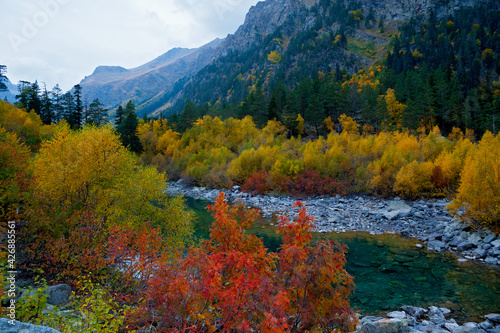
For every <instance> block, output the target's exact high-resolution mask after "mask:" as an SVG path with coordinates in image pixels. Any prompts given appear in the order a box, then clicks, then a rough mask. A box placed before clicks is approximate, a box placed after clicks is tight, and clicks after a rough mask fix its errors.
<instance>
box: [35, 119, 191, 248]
mask: <svg viewBox="0 0 500 333" xmlns="http://www.w3.org/2000/svg"><path fill="white" fill-rule="evenodd" d="M33 170H34V171H33V178H34V201H33V208H34V210H37V211H40V214H38V215H44V216H46V217H47V218H48V220H47V222H46V223H44V227H45V228H46V229H48V231H49V232H50V233H52V234H53V235H55V236H56V237H57V235H64V233H65V232H68V231H69V230H70V229H71V228H72V222H70V221H71V219H69V220H68V218H69V217H71V216H72V214H74V213H75V212H78V211H88V212H92V213H93V214H94V215H95V216H96V218H97V219H99V220H100V221H102V224H103V227H104V229H107V227H110V226H114V225H121V226H126V227H129V228H137V227H139V226H141V225H142V224H143V223H145V222H147V221H151V222H152V224H153V226H156V227H158V228H160V229H161V230H162V231H163V232H164V234H165V236H166V239H168V240H169V241H170V242H171V243H176V244H177V243H182V241H183V240H185V239H187V238H189V237H190V235H191V234H192V226H191V223H190V222H191V220H192V216H191V215H190V213H187V212H186V211H185V210H184V206H183V203H182V201H181V200H179V199H173V200H169V199H168V198H167V196H166V195H165V194H164V188H165V186H166V184H165V182H166V177H165V175H164V174H162V173H158V172H157V171H156V169H155V168H154V167H150V166H148V167H144V166H141V165H139V163H138V159H137V157H135V156H134V155H133V154H132V153H130V152H128V151H127V149H125V148H124V147H123V146H122V145H121V144H120V141H119V138H118V136H117V135H116V134H115V132H114V130H113V129H112V128H111V127H110V126H108V127H102V128H96V127H85V128H84V129H82V130H81V131H78V132H72V131H70V130H69V129H68V128H65V129H62V130H61V131H59V133H57V134H56V135H55V137H54V139H53V140H51V141H46V142H44V143H43V144H42V148H41V149H40V153H39V155H38V156H37V158H36V159H35V162H34V166H33ZM63 221H64V222H63ZM58 222H59V223H58ZM73 222H75V220H74V219H73Z"/></svg>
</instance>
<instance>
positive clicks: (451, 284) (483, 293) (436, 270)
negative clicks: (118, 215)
mask: <svg viewBox="0 0 500 333" xmlns="http://www.w3.org/2000/svg"><path fill="white" fill-rule="evenodd" d="M208 203H209V202H208V201H204V200H195V199H192V198H187V204H188V206H189V207H190V208H191V209H193V210H194V211H195V212H196V214H197V216H198V223H197V226H196V233H197V235H198V236H199V237H200V238H207V237H208V235H209V229H210V224H211V223H212V221H213V218H212V216H211V215H210V213H209V212H207V211H206V210H205V207H206V206H207V204H208ZM275 223H276V221H275V219H270V220H268V219H262V218H261V219H257V221H256V222H255V224H254V226H253V227H252V229H250V230H249V232H250V233H253V234H255V235H257V236H258V237H260V238H262V239H263V241H264V244H265V245H266V246H267V247H268V248H269V249H270V250H271V251H276V250H277V249H278V248H279V246H280V238H279V236H278V235H277V234H276V226H275ZM313 237H314V239H315V240H320V239H327V240H338V241H339V242H341V243H344V244H346V245H347V247H348V255H347V262H348V264H347V267H346V269H347V271H348V272H349V273H350V274H351V275H352V276H353V277H354V281H355V283H356V293H355V294H354V296H353V297H352V298H351V304H352V306H354V307H355V308H357V309H358V310H359V311H360V312H361V313H362V314H364V315H384V314H385V313H386V312H388V311H393V310H399V308H400V307H401V306H402V305H413V306H420V307H428V306H431V305H435V306H439V307H446V308H449V309H451V310H452V311H453V313H452V316H453V318H455V319H457V320H459V321H460V322H466V321H482V320H483V315H485V314H488V313H494V312H496V313H498V311H500V270H499V269H498V268H493V267H488V266H486V265H483V264H479V263H474V262H464V263H460V262H458V261H457V257H456V256H454V255H452V254H441V253H434V252H428V251H424V250H418V249H417V248H416V247H415V244H416V243H418V242H417V241H416V240H407V239H403V238H402V237H400V236H398V235H391V234H384V235H380V236H373V235H370V234H369V233H365V232H347V233H340V234H337V233H326V234H315V235H314V236H313Z"/></svg>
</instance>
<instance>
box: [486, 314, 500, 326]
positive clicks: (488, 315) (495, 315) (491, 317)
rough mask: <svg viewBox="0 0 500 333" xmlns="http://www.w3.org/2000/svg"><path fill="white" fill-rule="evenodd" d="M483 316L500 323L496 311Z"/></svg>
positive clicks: (499, 315) (499, 316) (499, 317)
mask: <svg viewBox="0 0 500 333" xmlns="http://www.w3.org/2000/svg"><path fill="white" fill-rule="evenodd" d="M484 318H486V319H488V320H489V321H492V322H494V323H497V324H499V323H500V314H498V313H490V314H487V315H486V316H484Z"/></svg>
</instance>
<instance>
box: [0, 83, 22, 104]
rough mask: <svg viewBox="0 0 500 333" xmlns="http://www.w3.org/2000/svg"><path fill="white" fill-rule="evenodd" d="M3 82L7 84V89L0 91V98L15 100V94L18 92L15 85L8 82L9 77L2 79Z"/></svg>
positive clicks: (13, 101)
mask: <svg viewBox="0 0 500 333" xmlns="http://www.w3.org/2000/svg"><path fill="white" fill-rule="evenodd" d="M3 83H5V85H6V86H7V89H8V90H7V91H0V99H1V100H2V101H3V100H7V101H8V102H9V103H15V102H16V95H17V94H18V91H17V86H16V85H15V84H13V83H12V82H10V80H9V79H7V80H4V81H3Z"/></svg>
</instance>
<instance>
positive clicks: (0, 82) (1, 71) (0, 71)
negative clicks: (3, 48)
mask: <svg viewBox="0 0 500 333" xmlns="http://www.w3.org/2000/svg"><path fill="white" fill-rule="evenodd" d="M6 73H7V66H5V65H0V91H5V90H7V86H6V85H5V83H4V81H5V80H7V77H6V76H5V74H6Z"/></svg>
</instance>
